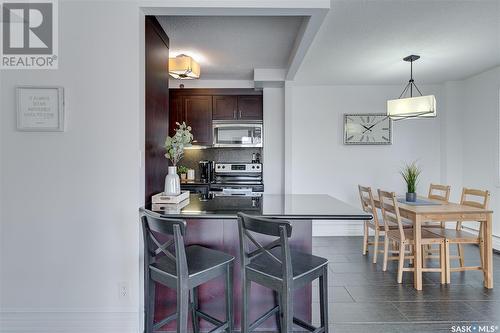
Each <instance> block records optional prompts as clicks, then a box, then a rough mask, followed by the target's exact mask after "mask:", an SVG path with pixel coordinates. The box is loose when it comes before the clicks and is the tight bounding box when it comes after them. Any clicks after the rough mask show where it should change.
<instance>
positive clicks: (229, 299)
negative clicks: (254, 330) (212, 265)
mask: <svg viewBox="0 0 500 333" xmlns="http://www.w3.org/2000/svg"><path fill="white" fill-rule="evenodd" d="M226 321H227V332H228V333H232V332H233V264H232V263H230V264H229V265H227V266H226Z"/></svg>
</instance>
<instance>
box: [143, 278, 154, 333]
mask: <svg viewBox="0 0 500 333" xmlns="http://www.w3.org/2000/svg"><path fill="white" fill-rule="evenodd" d="M155 287H156V286H155V282H154V281H153V280H151V279H149V278H146V279H145V288H144V289H145V293H144V295H145V297H144V298H145V299H144V308H145V309H144V310H145V311H144V312H145V313H144V332H145V333H153V325H154V318H155Z"/></svg>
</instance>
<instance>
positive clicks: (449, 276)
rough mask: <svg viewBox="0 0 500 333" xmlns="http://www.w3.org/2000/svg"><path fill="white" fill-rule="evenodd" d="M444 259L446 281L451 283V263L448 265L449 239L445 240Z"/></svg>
mask: <svg viewBox="0 0 500 333" xmlns="http://www.w3.org/2000/svg"><path fill="white" fill-rule="evenodd" d="M444 253H445V259H444V260H445V261H446V283H448V284H449V283H451V265H450V241H449V240H446V241H445V245H444Z"/></svg>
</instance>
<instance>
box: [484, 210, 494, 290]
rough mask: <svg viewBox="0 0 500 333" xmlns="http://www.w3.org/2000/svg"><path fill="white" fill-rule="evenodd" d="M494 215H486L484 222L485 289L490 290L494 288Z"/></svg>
mask: <svg viewBox="0 0 500 333" xmlns="http://www.w3.org/2000/svg"><path fill="white" fill-rule="evenodd" d="M492 215H493V214H491V213H488V214H486V221H484V222H483V223H484V226H483V235H482V236H483V246H484V258H483V273H484V287H485V288H488V289H492V288H493V244H492V241H493V239H492V238H493V237H492V228H493V227H492V224H493V216H492Z"/></svg>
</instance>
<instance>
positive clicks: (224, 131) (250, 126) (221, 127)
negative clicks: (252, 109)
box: [212, 120, 262, 147]
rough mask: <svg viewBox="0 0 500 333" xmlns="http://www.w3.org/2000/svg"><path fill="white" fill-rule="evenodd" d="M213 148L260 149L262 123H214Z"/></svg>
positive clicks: (231, 121)
mask: <svg viewBox="0 0 500 333" xmlns="http://www.w3.org/2000/svg"><path fill="white" fill-rule="evenodd" d="M212 126H213V138H214V142H213V146H214V147H262V121H245V122H242V121H233V120H230V121H221V120H219V121H214V122H213V125H212Z"/></svg>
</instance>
